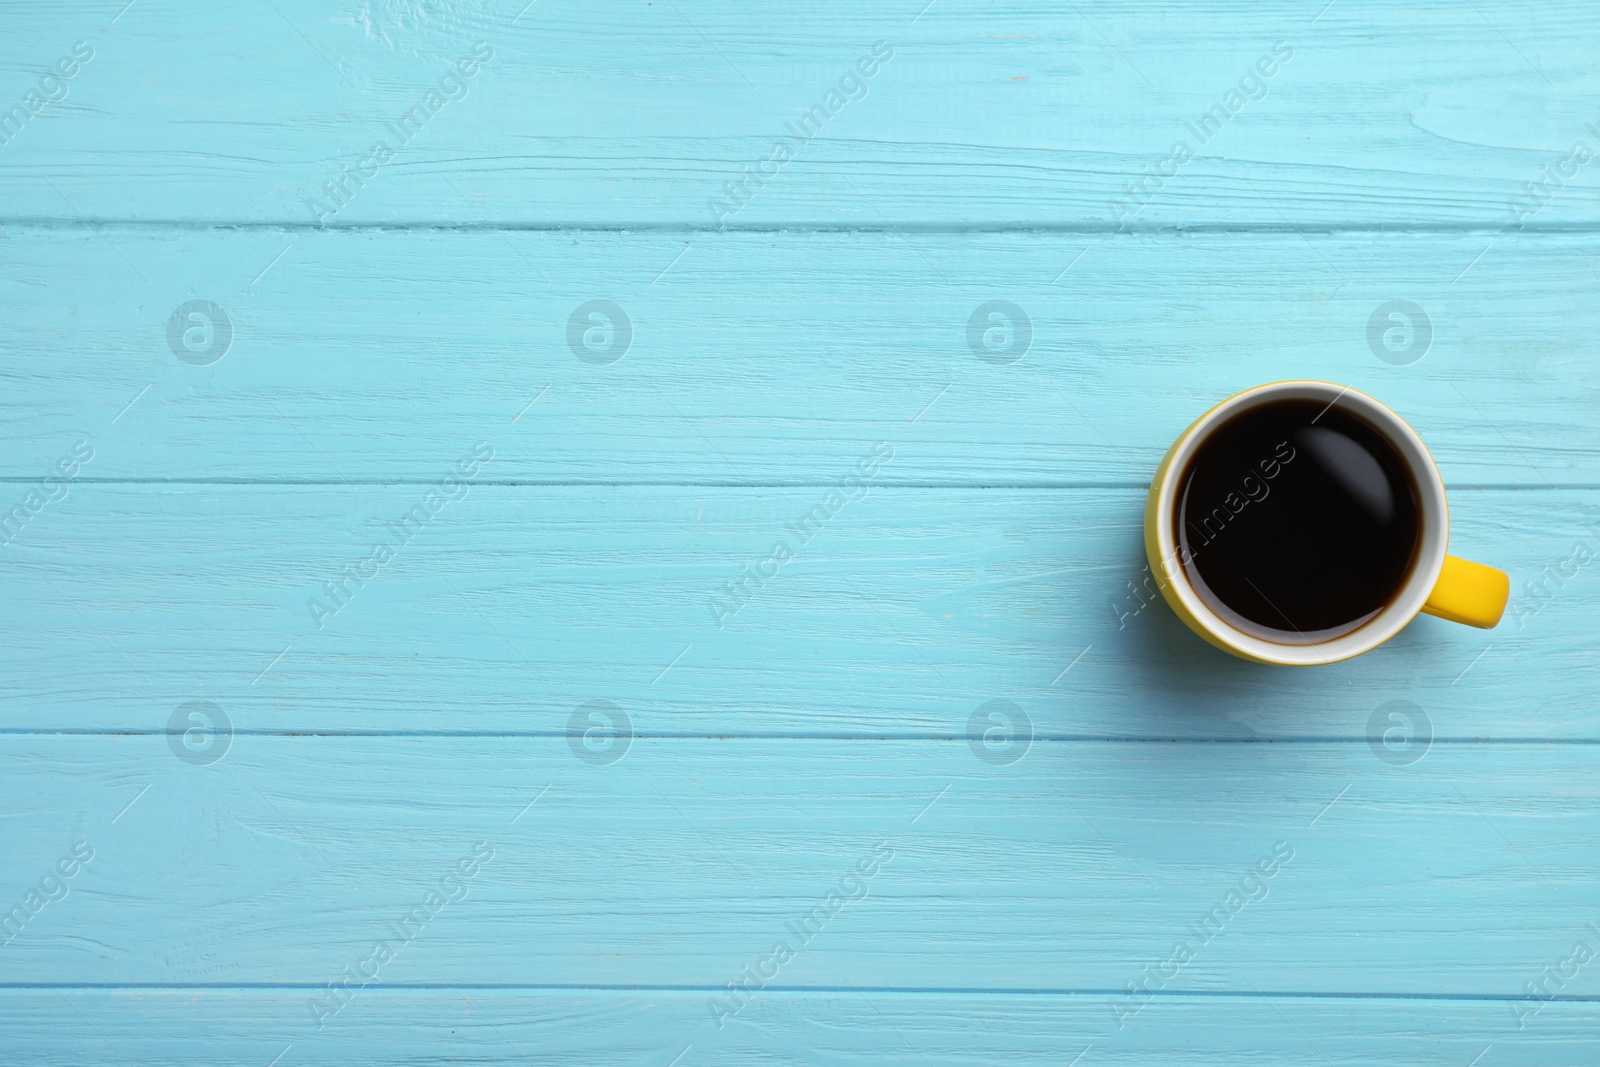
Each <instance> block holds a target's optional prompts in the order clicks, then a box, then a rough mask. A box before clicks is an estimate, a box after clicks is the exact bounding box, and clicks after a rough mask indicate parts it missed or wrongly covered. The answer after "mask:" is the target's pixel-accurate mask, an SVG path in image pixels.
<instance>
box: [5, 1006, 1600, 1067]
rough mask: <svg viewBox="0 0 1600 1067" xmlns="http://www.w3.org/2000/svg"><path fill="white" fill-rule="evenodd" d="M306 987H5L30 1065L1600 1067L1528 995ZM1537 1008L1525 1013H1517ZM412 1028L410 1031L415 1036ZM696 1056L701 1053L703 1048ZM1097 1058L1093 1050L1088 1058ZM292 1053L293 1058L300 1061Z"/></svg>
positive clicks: (1562, 1022)
mask: <svg viewBox="0 0 1600 1067" xmlns="http://www.w3.org/2000/svg"><path fill="white" fill-rule="evenodd" d="M305 999H306V992H305V991H301V990H248V991H235V990H218V989H183V990H145V989H140V990H75V989H69V990H62V991H61V992H56V991H53V990H48V989H41V990H5V991H4V992H0V1019H3V1021H4V1025H5V1029H6V1033H7V1037H8V1045H9V1047H10V1048H12V1049H13V1050H15V1052H16V1054H17V1056H18V1057H19V1059H21V1060H23V1061H25V1062H27V1063H30V1064H37V1065H38V1067H69V1065H76V1064H81V1063H92V1062H102V1061H104V1060H106V1059H110V1058H115V1057H116V1056H117V1054H118V1053H119V1052H120V1053H121V1054H122V1055H125V1056H127V1057H128V1059H129V1060H130V1061H132V1062H134V1063H141V1064H164V1065H180V1064H197V1065H199V1064H203V1065H205V1067H263V1065H264V1064H267V1063H268V1062H269V1061H270V1060H271V1059H272V1057H273V1056H276V1055H278V1054H280V1053H282V1054H283V1058H282V1060H280V1061H279V1067H306V1065H311V1064H337V1065H340V1067H343V1065H346V1064H351V1063H364V1062H370V1061H372V1060H373V1059H374V1058H375V1057H374V1049H382V1050H384V1051H383V1058H384V1060H385V1062H388V1063H418V1064H421V1063H441V1062H464V1063H474V1064H478V1063H484V1064H487V1063H524V1062H534V1063H541V1064H573V1065H580V1064H581V1065H590V1064H611V1063H616V1064H636V1063H647V1064H648V1063H653V1064H660V1065H662V1067H666V1065H668V1064H671V1063H673V1059H674V1057H681V1058H680V1059H678V1061H677V1067H706V1065H710V1064H730V1065H743V1064H750V1063H782V1064H790V1063H795V1064H798V1063H817V1062H825V1063H830V1064H840V1065H849V1067H855V1065H862V1067H865V1065H878V1064H906V1065H912V1067H915V1065H929V1064H932V1065H945V1064H948V1065H950V1067H962V1065H966V1064H970V1063H973V1062H1005V1063H1014V1064H1024V1065H1033V1064H1037V1065H1040V1067H1045V1065H1049V1067H1065V1065H1066V1064H1067V1063H1068V1062H1069V1061H1071V1060H1072V1059H1073V1057H1074V1056H1076V1055H1078V1054H1079V1053H1080V1052H1081V1053H1083V1058H1082V1059H1081V1060H1079V1061H1078V1064H1079V1067H1098V1065H1105V1064H1129V1065H1132V1064H1148V1063H1165V1064H1181V1065H1195V1067H1201V1065H1203V1067H1231V1065H1234V1064H1238V1063H1241V1062H1250V1061H1257V1062H1261V1063H1273V1064H1283V1065H1287V1067H1327V1065H1328V1064H1330V1063H1334V1064H1352V1065H1354V1064H1361V1065H1363V1067H1414V1065H1415V1064H1418V1063H1451V1064H1462V1065H1465V1064H1467V1063H1470V1062H1471V1060H1472V1058H1473V1057H1474V1056H1477V1055H1480V1054H1482V1053H1483V1052H1484V1050H1485V1049H1486V1048H1488V1049H1490V1050H1491V1051H1490V1052H1489V1054H1488V1055H1486V1056H1484V1057H1483V1059H1484V1062H1489V1057H1490V1056H1492V1057H1493V1062H1494V1063H1498V1064H1512V1065H1515V1064H1527V1065H1529V1067H1589V1065H1590V1064H1592V1063H1593V1062H1594V1057H1595V1054H1596V1051H1597V1046H1596V1038H1595V1032H1596V1029H1597V1023H1600V1007H1597V1006H1596V1005H1595V1004H1592V1003H1582V1002H1579V1003H1573V1002H1556V1003H1549V1004H1546V1005H1544V1007H1543V1009H1542V1010H1541V1011H1540V1013H1539V1014H1538V1016H1537V1017H1536V1018H1535V1019H1533V1020H1530V1021H1528V1022H1527V1023H1526V1025H1525V1026H1524V1028H1523V1030H1521V1031H1518V1030H1517V1029H1516V1027H1515V1025H1514V1023H1513V1020H1514V1019H1515V1018H1516V1016H1515V1015H1514V1014H1513V1005H1514V1004H1516V1002H1512V1001H1433V1000H1388V999H1372V998H1350V999H1332V1000H1330V999H1322V998H1315V999H1280V998H1272V999H1262V998H1256V997H1243V998H1231V997H1224V998H1218V997H1191V996H1171V997H1162V998H1160V1000H1159V1001H1157V1002H1156V1003H1154V1004H1152V1005H1151V1006H1150V1007H1149V1008H1147V1009H1145V1013H1144V1014H1143V1015H1141V1016H1140V1017H1139V1019H1138V1021H1137V1023H1135V1024H1130V1025H1129V1026H1128V1027H1127V1028H1126V1029H1125V1030H1123V1031H1122V1032H1117V1031H1116V1030H1115V1029H1114V1028H1113V1027H1111V1026H1109V1025H1108V1024H1107V1013H1106V1010H1105V1008H1104V1006H1103V1005H1101V1004H1099V1003H1097V1002H1096V1000H1095V999H1094V998H1087V997H1042V996H1028V995H1011V996H981V995H973V994H918V995H906V994H900V993H882V992H878V991H875V990H870V991H869V990H860V991H859V992H857V991H851V990H844V991H842V992H819V993H802V994H796V993H786V992H782V991H777V990H772V991H768V992H765V993H763V994H762V995H761V996H760V998H759V999H757V1000H756V1001H754V1002H753V1003H752V1004H751V1005H750V1007H749V1008H747V1009H746V1010H745V1011H744V1012H743V1013H741V1014H740V1016H739V1017H738V1018H737V1019H736V1020H734V1021H731V1022H729V1023H727V1024H726V1025H725V1026H724V1027H723V1028H722V1029H721V1030H717V1029H715V1028H714V1027H713V1026H712V1025H711V1024H710V1023H709V1022H708V1021H707V1020H706V1015H707V1012H706V1009H705V1005H704V1000H705V994H704V993H701V992H679V991H670V990H669V991H654V990H653V991H650V992H638V993H625V992H605V991H593V992H569V991H561V990H558V991H520V990H500V989H481V988H478V987H474V986H460V987H458V988H456V989H449V988H444V989H439V990H426V991H421V990H412V989H399V990H396V989H392V988H386V989H377V988H374V989H372V990H369V991H366V992H364V993H362V994H360V996H359V999H358V1000H356V1001H355V1003H354V1004H352V1006H351V1007H350V1008H349V1009H347V1010H346V1011H345V1012H344V1013H342V1014H341V1015H340V1016H339V1018H338V1020H337V1021H336V1023H329V1024H328V1025H326V1026H325V1027H324V1028H323V1029H322V1030H321V1031H316V1030H314V1029H313V1028H312V1027H311V1026H310V1025H309V1016H308V1013H307V1010H306V1006H305ZM1517 1007H1518V1008H1520V1007H1521V1006H1520V1005H1517ZM398 1035H404V1036H403V1038H400V1037H399V1036H398ZM686 1049H687V1051H686ZM1085 1049H1087V1051H1084V1050H1085ZM285 1050H287V1051H285Z"/></svg>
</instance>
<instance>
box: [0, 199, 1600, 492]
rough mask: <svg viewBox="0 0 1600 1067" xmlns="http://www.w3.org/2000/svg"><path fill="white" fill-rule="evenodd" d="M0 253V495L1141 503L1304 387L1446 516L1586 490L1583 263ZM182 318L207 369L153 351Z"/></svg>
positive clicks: (1353, 239) (1592, 437) (1097, 250)
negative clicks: (1187, 430) (573, 488)
mask: <svg viewBox="0 0 1600 1067" xmlns="http://www.w3.org/2000/svg"><path fill="white" fill-rule="evenodd" d="M5 241H6V244H5V247H6V248H7V250H8V252H9V255H8V256H7V257H6V259H5V261H4V266H3V267H0V271H3V275H0V276H3V278H4V285H5V292H6V293H7V295H8V297H9V299H10V301H11V309H12V310H11V318H10V321H9V329H8V336H7V339H6V342H5V344H6V348H7V365H8V376H7V385H8V388H7V389H6V391H5V393H4V395H3V397H0V417H3V418H4V420H5V426H6V431H7V436H6V446H5V448H4V450H3V452H0V464H3V465H0V471H3V472H4V474H5V475H7V476H9V477H16V478H37V477H39V476H40V475H41V474H42V473H43V472H44V471H45V470H46V469H47V468H48V467H49V465H51V464H53V463H54V462H56V460H57V459H59V458H60V457H61V456H62V455H63V454H64V453H66V452H67V451H68V450H70V449H71V447H72V445H73V444H75V443H76V442H77V441H79V440H88V441H90V442H92V443H93V444H94V446H95V458H94V461H93V463H92V464H90V465H89V466H88V467H87V468H86V469H85V470H84V471H83V472H82V473H83V476H84V477H91V478H116V479H121V480H126V479H138V480H150V479H155V480H164V479H178V480H185V479H201V480H204V481H231V480H264V479H265V480H277V481H292V482H304V481H307V480H312V481H355V482H361V481H367V480H380V481H385V482H388V481H400V480H414V481H432V480H436V479H437V478H438V477H439V476H441V474H442V473H443V470H444V469H445V468H447V467H448V466H449V465H450V464H452V463H454V462H455V461H456V460H457V459H458V458H459V457H460V455H461V454H462V453H463V452H464V451H466V450H467V449H468V448H470V447H471V445H472V444H473V443H474V442H476V441H479V440H487V441H489V442H491V443H492V444H493V445H494V447H495V459H494V462H493V463H492V464H491V465H490V467H489V469H488V470H487V471H486V472H485V473H484V477H486V478H491V479H496V480H500V479H509V480H513V481H518V482H570V481H581V482H588V483H601V484H609V483H618V482H624V483H635V482H641V481H643V482H652V483H669V484H695V485H705V484H712V485H733V486H742V487H749V486H751V485H756V486H764V485H773V484H778V485H784V484H803V485H815V484H832V483H835V482H837V481H838V480H839V479H840V478H842V477H844V476H845V475H846V474H848V473H849V472H850V470H851V468H852V467H853V466H854V465H855V464H856V462H857V461H858V460H859V459H860V458H861V456H862V455H863V453H864V452H866V451H867V450H869V449H871V447H872V446H873V444H874V443H875V442H877V441H886V442H889V443H891V444H893V445H894V446H895V448H896V454H895V458H894V461H893V462H892V463H890V464H887V465H885V467H884V469H883V470H882V471H881V472H880V474H879V475H878V476H877V477H879V478H880V479H881V481H883V482H887V483H901V484H917V485H941V486H947V485H978V486H995V485H1001V486H1010V485H1085V484H1087V485H1116V486H1142V485H1146V484H1148V482H1149V478H1150V472H1151V471H1153V470H1154V469H1155V466H1156V464H1157V463H1158V462H1159V461H1160V459H1161V456H1162V453H1163V452H1164V451H1165V450H1166V447H1167V445H1168V444H1170V443H1171V441H1172V440H1173V438H1174V437H1176V436H1177V434H1178V433H1179V432H1180V431H1181V430H1182V429H1183V428H1184V427H1185V426H1186V425H1188V423H1189V422H1190V421H1191V420H1193V419H1194V418H1195V416H1196V415H1198V414H1199V413H1200V412H1202V411H1204V410H1205V409H1206V408H1208V407H1210V406H1211V405H1212V404H1214V403H1216V402H1217V401H1219V400H1221V399H1223V398H1224V397H1227V396H1230V395H1232V394H1233V393H1236V392H1238V391H1239V390H1241V389H1245V388H1248V387H1249V386H1252V385H1256V384H1259V383H1260V382H1262V381H1266V380H1275V379H1282V378H1294V377H1309V378H1323V379H1328V380H1332V381H1338V382H1342V383H1345V384H1349V385H1351V386H1353V387H1355V388H1358V389H1362V390H1364V391H1366V392H1369V393H1372V394H1374V395H1376V396H1379V397H1380V398H1382V399H1384V400H1385V401H1386V402H1387V403H1389V404H1390V405H1391V406H1392V407H1394V408H1395V409H1396V410H1398V411H1399V412H1400V413H1401V414H1402V415H1404V416H1405V417H1406V418H1407V419H1410V420H1412V422H1413V423H1414V425H1416V427H1417V428H1418V430H1419V432H1420V433H1421V434H1422V435H1423V437H1424V439H1425V440H1426V441H1427V442H1428V444H1429V446H1430V447H1431V448H1432V449H1433V451H1434V454H1435V456H1436V457H1437V458H1438V461H1439V463H1440V465H1441V469H1442V470H1443V472H1444V475H1445V478H1446V482H1447V484H1448V485H1450V486H1452V487H1456V486H1461V485H1482V484H1489V485H1516V486H1522V485H1533V486H1548V485H1589V486H1595V485H1600V459H1597V458H1596V457H1597V456H1600V419H1596V418H1595V417H1594V414H1593V413H1594V412H1595V411H1596V410H1600V373H1597V370H1596V367H1597V363H1596V361H1595V358H1594V353H1595V351H1596V338H1597V337H1600V307H1597V305H1596V302H1595V300H1594V299H1593V294H1594V292H1595V290H1596V284H1597V280H1600V261H1597V260H1596V259H1595V256H1594V241H1593V238H1592V236H1587V235H1562V236H1541V237H1540V238H1539V239H1538V240H1537V241H1530V240H1528V239H1526V238H1524V239H1522V240H1521V241H1520V242H1519V241H1518V240H1516V239H1510V240H1507V241H1504V242H1502V241H1498V240H1495V239H1494V238H1493V237H1492V236H1486V235H1484V234H1481V233H1469V234H1448V235H1441V234H1404V235H1383V236H1373V235H1370V234H1361V235H1349V234H1345V235H1338V236H1325V235H1318V236H1316V237H1305V236H1301V235H1299V234H1293V233H1290V234H1211V235H1187V236H1169V237H1160V238H1149V237H1138V238H1135V237H1123V238H1118V239H1114V240H1109V241H1105V240H1101V239H1091V238H1080V237H1070V238H1069V237H1065V236H1062V235H1040V234H1012V233H1002V234H981V235H973V234H962V235H950V234H946V235H942V236H935V235H927V234H915V235H913V234H895V233H865V234H859V233H857V234H770V235H753V234H741V235H728V236H716V235H713V236H711V237H709V238H700V237H694V238H692V239H691V238H689V237H685V236H684V235H681V234H675V235H664V234H610V233H601V234H596V233H581V234H560V235H556V234H544V233H467V234H457V233H437V232H420V233H419V232H416V231H405V232H403V233H390V232H383V233H355V234H351V233H330V234H285V233H272V234H266V233H236V232H215V231H204V232H199V233H195V232H190V231H187V230H177V231H171V230H159V231H152V230H150V229H148V228H136V229H131V230H115V229H112V230H106V231H105V232H103V233H97V232H94V231H89V230H84V229H73V230H70V231H65V232H64V231H62V230H60V229H51V230H38V229H34V228H28V227H24V228H22V229H21V231H20V232H16V233H8V234H7V235H6V238H5ZM1086 246H1089V247H1088V251H1086V252H1085V251H1084V249H1085V247H1086ZM1080 254H1081V256H1082V258H1081V259H1078V258H1077V257H1079V256H1080ZM1075 261H1076V263H1075ZM1074 263H1075V265H1074ZM780 264H781V266H782V269H781V270H777V271H774V270H773V269H772V268H773V266H774V265H780ZM1069 267H1070V268H1071V269H1070V270H1068V268H1069ZM1063 272H1065V273H1063ZM47 278H48V279H50V284H49V285H45V284H44V279H47ZM194 300H204V301H211V302H214V303H217V304H220V305H221V306H222V307H223V309H224V312H223V313H222V314H224V315H226V319H227V321H228V322H229V323H231V328H232V334H231V339H230V340H229V341H228V342H227V345H226V347H225V348H224V347H222V346H223V344H224V342H223V341H222V340H221V337H222V335H221V334H220V333H217V332H209V333H208V332H207V331H206V329H205V328H204V327H203V326H198V327H196V326H191V327H190V328H191V329H193V330H194V331H195V332H194V333H193V334H192V335H188V336H187V337H185V335H184V334H183V333H179V334H177V337H178V338H179V339H178V340H177V341H172V340H169V337H168V323H169V320H170V318H171V317H172V316H173V314H174V312H175V311H176V310H177V309H179V308H180V307H182V306H184V305H186V304H187V303H188V302H190V301H194ZM595 300H605V301H611V302H612V303H614V304H615V305H617V307H618V308H619V309H620V312H621V315H623V316H626V322H627V324H628V325H629V328H631V340H628V341H627V342H626V344H624V340H623V338H624V335H623V334H621V333H618V332H617V330H616V329H611V328H610V327H609V326H607V325H605V324H606V323H607V321H608V320H606V319H604V318H602V319H600V320H598V321H599V322H600V323H601V324H602V325H601V326H598V327H597V326H593V325H590V324H589V322H588V320H587V315H588V314H591V313H589V312H586V313H583V315H581V316H579V317H580V318H583V319H585V323H584V325H585V329H595V330H596V331H597V332H595V333H594V334H592V335H589V334H587V333H585V332H583V331H578V332H577V333H576V340H569V338H571V337H572V336H573V335H572V334H571V333H569V330H570V329H571V328H570V326H569V323H570V322H571V320H572V319H573V317H574V316H575V315H576V314H578V313H579V311H580V309H581V308H583V307H585V306H586V305H587V304H588V303H589V302H590V301H595ZM995 300H1002V301H1009V302H1010V303H1012V304H1014V305H1015V306H1016V308H1017V309H1018V310H1017V311H1015V312H1006V313H1004V314H1002V315H1001V317H1000V318H998V319H995V320H992V321H991V320H990V319H989V318H988V314H989V313H981V312H982V308H983V307H984V306H985V305H987V304H988V303H989V302H990V301H995ZM1393 300H1405V301H1409V302H1410V303H1411V304H1413V305H1414V306H1415V307H1416V312H1415V313H1414V315H1413V317H1414V318H1415V322H1414V323H1413V322H1409V321H1407V319H1406V318H1405V317H1404V315H1400V317H1396V318H1392V319H1391V318H1390V317H1389V316H1390V314H1391V313H1390V312H1384V311H1382V309H1383V308H1384V307H1386V306H1389V304H1390V302H1391V301H1393ZM1019 313H1020V316H1019ZM610 314H615V313H610ZM1005 315H1011V316H1012V317H1014V318H1016V319H1017V321H1016V322H1011V321H1010V320H1008V319H1007V318H1006V317H1005ZM975 316H977V318H978V320H979V322H978V326H979V328H976V329H975V328H973V327H972V326H971V325H970V324H971V322H972V320H973V319H974V317H975ZM1023 317H1025V318H1023ZM1375 317H1376V318H1377V320H1378V321H1377V327H1376V333H1374V332H1373V331H1374V318H1375ZM220 321H221V319H220V317H219V322H220ZM618 321H619V322H621V321H623V320H621V319H619V320H618ZM620 328H621V327H618V328H617V329H620ZM218 329H220V326H219V327H218ZM991 330H993V331H995V332H994V333H993V334H990V333H989V331H991ZM63 337H67V338H70V339H71V345H72V347H73V351H72V352H71V353H70V358H69V355H68V354H66V353H63V351H62V340H63ZM586 339H587V340H588V341H589V342H592V344H593V346H594V347H593V349H592V350H591V349H590V348H589V347H585V344H584V342H585V340H586ZM186 342H187V343H189V344H193V345H194V346H196V347H197V348H198V351H195V350H191V349H190V348H188V347H186ZM174 344H176V346H177V347H176V348H174V347H173V346H174ZM574 345H575V346H576V347H574ZM991 345H992V346H993V347H991ZM1391 345H1392V346H1394V348H1395V349H1397V350H1398V351H1397V352H1391V351H1390V347H1389V346H1391ZM179 349H181V350H182V352H183V358H182V359H180V358H178V357H177V356H175V354H174V353H175V351H177V350H179ZM619 349H620V358H614V357H617V356H619ZM1378 350H1381V351H1382V353H1383V354H1385V355H1388V356H1392V357H1393V358H1396V359H1399V360H1402V361H1406V360H1411V359H1413V358H1415V360H1416V361H1415V362H1409V363H1405V364H1404V365H1394V364H1391V363H1389V362H1385V360H1384V359H1381V358H1379V356H1378V355H1376V354H1375V352H1376V351H1378ZM607 360H611V362H603V361H607ZM197 364H199V365H197ZM530 405H532V406H530Z"/></svg>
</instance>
